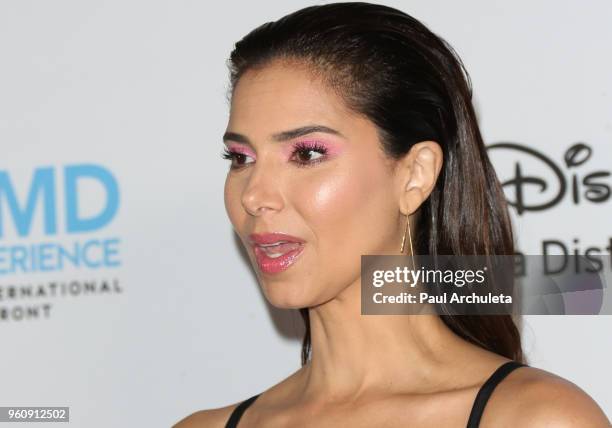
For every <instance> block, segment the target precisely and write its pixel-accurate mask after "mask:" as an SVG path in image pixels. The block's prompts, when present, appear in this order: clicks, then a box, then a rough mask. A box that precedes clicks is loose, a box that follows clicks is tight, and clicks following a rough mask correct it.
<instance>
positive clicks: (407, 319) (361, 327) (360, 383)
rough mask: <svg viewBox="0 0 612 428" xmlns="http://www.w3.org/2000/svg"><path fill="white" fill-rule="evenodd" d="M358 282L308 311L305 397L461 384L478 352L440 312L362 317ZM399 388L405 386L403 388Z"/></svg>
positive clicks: (341, 398) (341, 396)
mask: <svg viewBox="0 0 612 428" xmlns="http://www.w3.org/2000/svg"><path fill="white" fill-rule="evenodd" d="M359 299H360V287H359V282H357V283H355V284H352V285H351V286H349V287H347V288H346V289H345V290H344V291H343V292H342V293H341V294H340V295H338V296H337V297H336V298H334V299H333V300H330V301H328V302H326V303H324V304H322V305H319V306H316V307H313V308H310V309H309V315H310V335H311V351H312V353H311V360H310V361H309V362H308V364H307V365H306V366H305V367H304V389H303V392H302V394H303V397H317V399H322V400H325V401H327V402H330V401H347V400H349V401H351V400H355V399H357V398H359V397H360V396H363V395H366V394H368V395H369V394H385V393H394V392H402V393H410V392H411V393H427V392H432V391H435V390H441V389H444V388H445V385H456V384H457V383H460V379H458V377H460V376H461V373H462V370H458V366H459V367H460V364H463V363H461V362H460V358H461V357H463V359H464V363H465V361H467V360H469V358H473V357H474V356H475V353H478V352H481V353H482V352H486V351H484V350H480V351H478V350H476V349H474V348H476V347H475V346H474V345H471V344H469V343H467V342H466V341H464V340H463V339H461V338H459V337H458V336H457V335H455V334H454V333H453V332H452V331H451V330H450V329H449V328H448V327H447V326H446V325H445V324H444V323H443V322H442V320H441V319H440V318H439V317H438V316H436V315H361V313H360V308H361V304H360V302H359ZM400 388H401V389H400Z"/></svg>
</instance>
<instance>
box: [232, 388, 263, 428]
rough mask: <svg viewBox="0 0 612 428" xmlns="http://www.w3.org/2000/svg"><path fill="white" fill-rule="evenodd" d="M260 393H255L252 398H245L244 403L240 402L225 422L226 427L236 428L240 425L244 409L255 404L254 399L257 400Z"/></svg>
mask: <svg viewBox="0 0 612 428" xmlns="http://www.w3.org/2000/svg"><path fill="white" fill-rule="evenodd" d="M257 397H259V394H256V395H253V396H252V397H251V398H248V399H246V400H244V401H243V402H242V403H240V404H238V405H237V406H236V407H235V408H234V411H233V412H232V414H231V415H230V417H229V419H228V420H227V423H226V424H225V428H236V427H237V426H238V421H239V420H240V418H241V417H242V414H243V413H244V411H245V410H246V409H247V408H248V407H249V406H250V405H251V404H253V401H255V400H257Z"/></svg>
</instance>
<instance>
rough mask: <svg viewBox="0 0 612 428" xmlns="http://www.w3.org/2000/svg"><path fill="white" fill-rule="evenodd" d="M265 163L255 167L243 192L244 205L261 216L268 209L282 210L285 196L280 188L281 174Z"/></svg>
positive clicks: (248, 210)
mask: <svg viewBox="0 0 612 428" xmlns="http://www.w3.org/2000/svg"><path fill="white" fill-rule="evenodd" d="M262 166H263V164H260V165H257V166H255V167H253V169H252V173H251V176H250V177H249V180H248V184H247V186H246V188H245V189H244V192H243V193H242V198H241V202H242V206H243V207H244V209H245V211H246V212H247V213H249V214H250V215H252V216H261V215H263V214H264V213H265V212H267V211H280V210H281V209H282V208H283V206H284V203H283V198H282V195H281V191H280V189H279V176H278V174H275V173H274V171H272V169H271V168H270V166H269V165H268V167H267V168H266V167H262Z"/></svg>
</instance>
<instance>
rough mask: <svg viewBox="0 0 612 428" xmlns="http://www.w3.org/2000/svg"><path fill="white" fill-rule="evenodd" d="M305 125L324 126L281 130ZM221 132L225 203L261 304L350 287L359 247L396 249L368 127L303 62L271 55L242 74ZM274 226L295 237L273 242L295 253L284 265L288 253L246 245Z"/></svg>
mask: <svg viewBox="0 0 612 428" xmlns="http://www.w3.org/2000/svg"><path fill="white" fill-rule="evenodd" d="M311 126H319V127H326V128H328V129H329V130H333V131H328V132H326V130H325V129H319V130H318V131H315V132H308V133H306V134H304V135H295V134H294V135H291V134H290V133H288V132H287V131H292V130H296V129H299V128H304V127H311ZM226 131H227V133H226V135H225V138H224V140H225V144H226V148H227V150H229V151H230V152H232V153H233V154H232V155H231V156H232V158H233V159H232V160H231V166H233V167H234V168H230V169H229V171H228V174H227V178H226V181H225V207H226V210H227V213H228V215H229V218H230V220H231V222H232V224H233V226H234V228H235V231H236V232H237V234H238V235H239V237H240V239H241V240H242V242H243V244H244V245H245V247H246V250H247V252H248V254H249V257H250V259H251V262H252V263H253V266H254V268H255V271H256V273H257V276H258V279H259V282H260V284H261V286H262V288H263V291H264V294H265V295H266V298H267V299H268V300H269V301H270V303H271V304H273V305H274V306H277V307H282V308H301V307H310V306H315V305H318V304H321V303H325V302H327V301H328V300H330V299H333V298H334V297H336V296H338V295H340V294H341V293H342V292H343V291H344V290H345V289H346V288H347V287H348V286H350V285H351V284H353V286H357V287H359V284H360V283H359V277H360V266H361V258H360V257H361V255H362V254H399V246H400V243H401V233H402V228H401V226H402V225H401V224H400V221H399V220H400V212H399V208H398V201H397V195H398V192H397V189H396V188H397V185H396V181H395V180H394V175H393V168H391V167H390V165H391V164H390V163H389V162H390V160H388V159H387V158H385V157H384V155H383V152H382V150H381V147H380V142H379V139H378V136H377V132H376V128H375V126H374V124H373V123H372V122H371V121H369V120H368V119H366V118H364V117H362V116H358V115H356V114H354V113H351V112H349V111H348V110H347V109H346V108H345V106H344V104H343V101H342V100H341V99H340V98H339V97H337V96H336V95H335V94H334V93H333V92H331V91H330V90H329V89H328V88H326V87H325V86H324V85H323V84H322V83H320V82H319V81H317V80H315V79H314V78H313V76H312V75H311V74H310V73H309V71H308V70H307V69H306V68H304V67H296V66H295V65H293V66H288V65H283V63H280V62H276V63H273V64H271V65H268V66H266V67H265V68H263V69H261V70H259V71H249V72H247V73H245V74H244V75H243V76H242V77H241V79H240V80H239V82H238V84H237V85H236V87H235V90H234V93H233V97H232V102H231V109H230V118H229V123H228V125H227V130H226ZM282 133H285V134H284V135H280V134H282ZM228 163H229V162H228ZM275 232H276V233H284V234H289V235H291V236H293V237H297V238H300V239H301V240H303V243H302V244H299V245H298V244H289V245H285V246H283V247H280V249H279V247H277V249H276V254H282V253H283V252H287V251H289V250H291V249H294V251H293V252H292V253H290V255H291V254H296V252H297V253H299V254H298V255H297V257H295V258H293V259H292V260H293V263H291V264H289V265H288V267H287V261H288V260H287V259H289V260H291V257H289V258H287V257H282V256H281V257H280V258H279V259H277V260H275V259H274V258H272V257H271V256H274V255H275V254H271V256H266V255H265V254H263V253H264V251H263V249H262V248H261V247H260V248H258V249H256V246H253V244H252V241H251V234H252V233H259V234H266V233H275ZM275 239H276V240H278V238H274V237H272V240H275ZM271 251H272V252H273V251H274V250H271ZM256 252H258V253H256ZM257 254H259V257H258V255H257ZM258 260H261V263H262V264H261V265H260V263H259V262H258ZM278 260H280V262H279V261H278Z"/></svg>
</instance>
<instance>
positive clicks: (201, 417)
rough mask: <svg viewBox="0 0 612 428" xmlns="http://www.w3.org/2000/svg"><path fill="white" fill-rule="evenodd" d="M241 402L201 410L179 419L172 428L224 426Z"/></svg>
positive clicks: (215, 427) (221, 427) (220, 427)
mask: <svg viewBox="0 0 612 428" xmlns="http://www.w3.org/2000/svg"><path fill="white" fill-rule="evenodd" d="M238 404H239V403H234V404H231V405H229V406H225V407H218V408H215V409H208V410H199V411H197V412H194V413H192V414H191V415H189V416H186V417H184V418H183V419H181V420H180V421H178V422H177V423H176V424H175V425H172V428H217V427H218V428H223V427H225V424H226V422H227V420H228V419H229V417H230V414H231V413H232V411H233V410H234V409H235V408H236V406H238Z"/></svg>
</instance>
